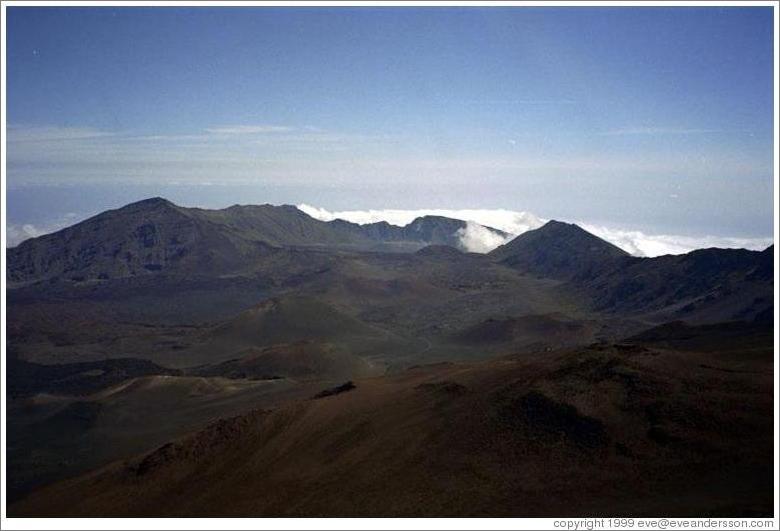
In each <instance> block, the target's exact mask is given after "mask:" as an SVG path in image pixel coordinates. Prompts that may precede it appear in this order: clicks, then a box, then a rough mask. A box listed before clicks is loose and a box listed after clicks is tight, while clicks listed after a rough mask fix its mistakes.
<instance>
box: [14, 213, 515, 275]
mask: <svg viewBox="0 0 780 531" xmlns="http://www.w3.org/2000/svg"><path fill="white" fill-rule="evenodd" d="M465 226H466V222H464V221H461V220H455V219H449V218H444V217H439V216H424V217H420V218H417V219H415V220H414V221H413V222H412V223H410V224H409V225H407V226H405V227H397V226H394V225H390V224H388V223H374V224H369V225H358V224H356V223H350V222H347V221H343V220H335V221H331V222H324V221H320V220H317V219H314V218H312V217H311V216H309V215H307V214H305V213H304V212H302V211H300V210H298V209H297V208H296V207H294V206H290V205H282V206H273V205H249V206H239V205H235V206H232V207H229V208H225V209H222V210H207V209H200V208H184V207H180V206H177V205H174V204H173V203H171V202H170V201H167V200H165V199H162V198H153V199H147V200H144V201H139V202H136V203H132V204H130V205H127V206H125V207H122V208H119V209H116V210H109V211H106V212H103V213H102V214H99V215H97V216H94V217H92V218H90V219H88V220H85V221H83V222H81V223H78V224H76V225H73V226H72V227H68V228H65V229H63V230H61V231H58V232H55V233H52V234H47V235H45V236H41V237H39V238H33V239H30V240H26V241H24V242H22V243H21V244H20V245H18V246H17V247H14V248H11V249H8V280H9V282H12V283H17V284H19V283H25V282H35V281H41V280H49V279H57V280H72V281H84V280H105V279H109V278H121V277H132V276H140V275H148V274H154V273H159V272H163V273H172V274H184V275H191V274H198V275H200V276H217V275H235V274H241V273H246V272H251V271H253V270H255V269H256V267H257V264H258V262H259V261H262V260H264V259H266V258H267V257H268V256H269V255H272V254H273V253H274V250H275V249H276V248H327V249H330V250H334V249H347V250H357V251H361V250H382V251H416V250H418V249H421V248H422V247H425V246H426V245H430V244H441V245H452V246H454V247H458V248H462V244H461V241H460V238H459V233H458V231H459V230H460V229H463V228H464V227H465ZM486 229H487V230H490V231H493V232H495V233H496V234H499V235H501V236H502V237H503V236H506V234H505V233H503V232H501V231H499V230H497V229H491V228H487V227H486Z"/></svg>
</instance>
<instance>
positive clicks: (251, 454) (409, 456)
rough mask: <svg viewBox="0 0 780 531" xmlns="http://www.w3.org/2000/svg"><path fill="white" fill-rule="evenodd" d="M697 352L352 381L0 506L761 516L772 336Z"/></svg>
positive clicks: (445, 369)
mask: <svg viewBox="0 0 780 531" xmlns="http://www.w3.org/2000/svg"><path fill="white" fill-rule="evenodd" d="M709 358H710V355H709V354H707V353H699V352H685V353H680V352H675V351H667V350H660V349H647V348H643V347H640V346H625V345H622V346H621V345H618V346H607V345H594V346H592V347H590V348H586V349H577V350H573V351H569V352H563V353H552V354H550V355H547V356H544V357H540V358H537V359H534V360H527V359H526V360H523V359H520V358H517V359H515V358H507V359H501V360H495V361H492V362H488V363H480V364H464V365H460V364H439V365H435V366H427V367H421V368H415V369H411V370H408V371H404V372H403V373H400V374H397V375H394V376H391V377H382V378H374V379H365V380H357V381H356V382H355V387H354V388H352V389H351V390H349V391H348V392H343V393H339V394H336V395H333V396H328V397H325V398H317V399H309V400H304V401H298V402H294V403H290V404H288V405H286V406H283V407H281V408H278V409H276V410H274V411H270V412H269V411H255V412H253V413H250V414H246V415H242V416H238V417H233V418H229V419H223V420H220V421H218V422H216V423H214V424H212V425H211V426H210V427H208V428H206V429H205V430H203V431H201V432H199V433H196V434H194V435H192V436H190V437H187V438H184V439H180V440H177V441H173V442H171V443H168V444H166V445H163V446H161V447H160V448H158V449H157V450H156V451H154V452H151V453H148V454H146V455H143V456H140V457H138V458H135V459H132V460H129V461H126V462H120V463H116V464H114V465H113V466H109V467H107V468H104V469H102V470H99V471H97V472H95V473H92V474H88V475H84V476H81V477H78V478H76V479H73V480H69V481H66V482H63V483H60V484H55V485H52V486H50V487H47V488H44V489H42V490H39V491H38V492H35V493H33V494H32V495H31V496H30V497H28V498H27V499H25V500H22V501H21V502H19V503H17V504H15V505H12V506H11V507H9V514H11V515H14V516H33V515H34V516H38V517H42V516H77V515H78V516H122V515H128V516H129V515H132V516H136V517H138V516H158V517H159V516H179V517H182V516H245V517H246V516H275V517H282V516H287V517H292V516H297V517H302V516H320V517H322V516H329V517H337V516H338V517H348V516H373V517H380V516H396V517H398V516H440V517H441V516H494V517H496V516H513V517H530V516H546V517H550V516H553V515H554V516H558V517H562V516H567V517H574V516H583V515H591V516H592V515H607V514H609V515H612V516H618V515H630V516H635V517H636V516H652V515H656V514H664V515H667V516H677V517H694V516H697V517H703V516H724V517H725V516H732V517H734V516H748V515H749V516H753V517H759V516H767V515H771V514H772V476H771V473H770V472H769V471H771V464H772V449H773V444H772V419H773V415H772V381H773V378H772V353H771V348H767V349H765V351H764V352H763V353H761V354H760V355H755V356H753V357H752V359H751V360H750V361H749V362H746V361H745V360H743V359H742V356H740V354H739V353H738V352H736V353H729V354H724V355H722V356H720V357H719V358H718V359H717V361H716V362H715V363H713V362H712V361H710V360H709ZM708 364H712V366H710V365H708ZM704 365H706V366H704ZM736 368H738V370H737V369H736ZM735 403H738V404H740V407H739V408H734V406H733V405H734V404H735ZM692 478H693V479H692ZM694 479H695V480H694Z"/></svg>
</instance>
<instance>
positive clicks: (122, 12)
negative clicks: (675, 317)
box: [5, 7, 774, 254]
mask: <svg viewBox="0 0 780 531" xmlns="http://www.w3.org/2000/svg"><path fill="white" fill-rule="evenodd" d="M772 39H773V23H772V9H771V8H769V7H739V8H715V7H709V8H679V7H678V8H659V7H656V8H636V7H634V8H596V7H591V8H585V7H583V8H561V7H558V8H555V7H547V8H528V7H518V8H444V7H437V8H422V7H416V8H415V7H412V8H302V7H295V8H228V7H221V8H205V7H202V8H116V7H101V8H97V7H92V8H38V7H9V8H7V46H6V47H5V51H6V54H7V63H6V64H7V115H6V125H7V144H6V146H7V173H6V175H7V181H6V185H7V193H8V195H7V197H8V210H7V214H8V222H7V229H8V236H9V238H8V239H9V241H8V243H9V244H13V243H16V242H18V241H20V240H21V239H23V238H25V237H29V236H35V235H37V234H40V233H43V232H46V231H49V230H55V229H57V228H60V227H62V226H65V225H67V224H71V223H73V222H76V221H79V220H81V219H84V218H85V217H87V216H90V215H93V214H95V213H98V212H100V211H102V210H105V209H107V208H115V207H118V206H121V205H122V204H125V203H128V202H131V201H134V200H138V199H142V198H145V197H150V196H157V195H160V196H164V197H167V198H169V199H171V200H172V201H174V202H176V203H178V204H182V205H186V206H202V207H209V208H220V207H225V206H229V205H232V204H236V203H241V204H246V203H273V204H282V203H286V204H296V205H298V204H306V205H310V206H311V207H312V208H315V209H321V211H322V212H363V213H365V212H368V211H369V210H373V211H380V212H385V214H384V215H385V218H389V217H390V216H391V215H392V214H391V211H399V210H401V211H407V212H427V211H432V210H442V209H445V210H449V211H454V212H464V211H472V212H473V211H480V212H483V213H484V212H492V213H493V216H494V217H489V218H486V219H487V220H488V221H495V222H496V223H500V219H501V217H500V214H497V213H498V212H514V213H516V214H518V215H522V214H527V215H531V216H535V217H536V218H537V219H542V220H545V219H561V220H565V221H572V222H578V223H582V224H583V225H588V226H589V227H593V228H595V229H596V231H598V230H602V231H611V233H612V234H617V233H620V234H641V235H642V237H643V238H646V237H653V238H656V240H654V241H660V240H658V238H659V237H661V236H663V237H666V238H671V239H670V240H668V242H669V246H667V247H664V248H662V249H661V250H660V251H659V250H658V249H656V250H655V251H650V253H651V254H652V253H656V254H657V253H658V252H665V251H667V250H669V249H675V248H679V249H683V248H685V249H688V248H695V247H697V246H701V245H709V244H712V243H716V244H723V245H728V242H732V244H733V245H738V246H743V245H744V246H747V247H751V246H752V247H755V248H759V247H761V246H762V245H765V244H766V243H767V242H771V241H772V238H773V232H772V230H773V223H772V208H773V203H772V197H773V192H772V185H773V167H774V159H773V150H772V146H773V121H772V120H773V87H772V79H773V77H772V75H773V70H772V69H773V46H772ZM464 216H466V214H463V215H462V216H461V217H464ZM326 217H327V216H326ZM472 217H473V216H472ZM477 217H479V216H477ZM480 219H485V218H484V216H482V217H481V218H480ZM632 242H633V243H632ZM632 242H628V243H626V244H625V245H636V244H637V240H632ZM685 242H687V243H685ZM734 242H736V243H734ZM625 245H624V247H625ZM675 245H677V246H678V247H674V246H675ZM680 245H682V247H680ZM632 252H634V251H632ZM636 252H637V253H638V254H641V253H642V251H636ZM682 252H684V251H682Z"/></svg>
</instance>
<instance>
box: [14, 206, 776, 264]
mask: <svg viewBox="0 0 780 531" xmlns="http://www.w3.org/2000/svg"><path fill="white" fill-rule="evenodd" d="M155 200H157V201H165V202H168V203H171V204H172V205H174V206H176V207H180V208H198V209H206V210H224V209H228V208H233V207H248V206H273V207H293V208H296V209H297V210H298V211H299V212H302V213H303V214H305V215H307V216H309V217H311V218H313V219H316V220H319V221H323V222H330V221H333V220H343V221H348V222H351V223H356V224H358V225H366V224H371V223H378V222H386V223H389V224H390V225H394V226H397V227H404V226H406V225H409V224H410V223H412V222H413V221H414V220H416V219H419V218H422V217H425V216H440V217H445V218H451V219H458V220H462V221H465V222H467V229H469V230H467V231H466V232H465V233H464V234H462V235H461V244H462V245H463V246H464V247H465V248H466V250H467V251H469V252H477V253H486V252H490V251H492V250H494V249H495V248H497V247H499V246H500V245H504V244H506V243H509V242H510V241H511V240H513V239H514V238H516V237H517V236H519V235H521V234H523V233H525V232H527V231H531V230H535V229H539V228H541V227H543V226H544V225H546V224H547V223H550V222H563V223H567V224H572V225H575V226H577V227H580V228H582V229H584V230H586V231H587V232H589V233H591V234H594V235H595V236H597V237H599V238H601V239H603V240H604V241H607V242H609V243H611V244H613V245H615V246H617V247H619V248H620V249H622V250H624V251H626V252H627V253H629V254H631V255H633V256H639V257H656V256H662V255H669V254H672V255H674V254H686V253H688V252H691V251H694V250H697V249H709V248H722V249H745V250H751V251H763V250H765V249H767V248H768V247H771V246H772V245H774V240H772V239H770V238H763V239H762V238H720V237H715V236H702V237H698V238H696V237H685V236H679V235H668V234H645V233H643V232H641V231H625V230H620V229H614V228H610V227H604V226H596V225H590V224H588V223H584V222H581V221H571V220H565V219H554V218H549V219H547V218H540V217H538V216H536V215H534V214H533V213H531V212H524V211H511V210H505V209H492V210H491V209H476V210H474V209H471V210H450V209H416V210H398V209H395V210H347V211H329V210H327V209H324V208H319V207H316V206H312V205H308V204H306V203H299V204H292V203H283V204H272V203H234V204H232V205H228V206H224V207H219V208H205V207H201V206H197V205H181V204H177V203H176V202H174V201H171V200H170V199H168V198H166V197H163V196H153V197H146V198H143V199H139V200H136V201H131V202H130V203H126V204H123V205H119V206H117V207H116V208H109V209H106V210H103V211H101V212H98V213H95V215H93V216H88V217H87V218H85V219H77V218H76V216H75V214H71V215H66V216H65V219H66V220H68V221H70V223H68V224H65V225H62V226H59V227H52V228H51V230H49V231H46V232H38V229H37V228H35V227H30V226H28V227H24V226H23V227H21V228H15V227H14V228H13V229H12V230H11V231H10V232H9V233H8V235H7V236H8V237H7V239H6V246H7V248H11V247H15V246H17V245H19V244H20V243H22V242H24V241H26V240H27V239H31V238H36V237H39V236H44V235H45V234H49V233H53V232H58V231H60V230H63V229H65V228H67V227H70V226H73V225H77V224H79V223H81V222H84V221H87V220H88V219H91V218H93V217H95V216H98V215H100V214H103V213H105V212H108V211H111V210H117V209H120V208H123V207H125V206H129V205H132V204H136V203H141V202H147V201H155ZM472 223H473V224H477V226H476V227H474V226H473V225H472ZM480 226H481V227H480ZM483 227H484V228H487V229H497V230H500V231H502V232H505V233H506V234H507V236H506V237H500V236H498V235H497V234H495V233H491V232H490V231H487V230H484V228H483Z"/></svg>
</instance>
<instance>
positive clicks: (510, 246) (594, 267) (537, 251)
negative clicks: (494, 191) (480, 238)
mask: <svg viewBox="0 0 780 531" xmlns="http://www.w3.org/2000/svg"><path fill="white" fill-rule="evenodd" d="M489 256H491V257H492V258H493V259H495V260H497V261H498V262H500V263H502V264H505V265H507V266H509V267H512V268H514V269H518V270H520V271H523V272H525V273H531V274H533V275H536V276H540V277H545V278H554V279H559V280H569V279H572V278H574V277H581V276H587V275H591V274H595V273H597V272H598V271H599V270H600V269H602V268H604V267H611V266H612V265H613V264H614V263H615V262H617V261H620V260H623V259H626V258H629V257H630V255H629V254H628V253H627V252H625V251H623V250H622V249H620V248H618V247H616V246H614V245H612V244H611V243H609V242H606V241H604V240H602V239H601V238H598V237H596V236H594V235H593V234H591V233H589V232H587V231H586V230H584V229H582V228H580V227H578V226H577V225H574V224H571V223H562V222H560V221H554V220H553V221H548V222H547V223H546V224H545V225H543V226H542V227H540V228H538V229H535V230H530V231H528V232H524V233H523V234H521V235H520V236H518V237H516V238H515V239H513V240H512V241H510V242H508V243H506V244H504V245H502V246H500V247H498V248H496V249H494V250H493V251H491V252H490V253H489Z"/></svg>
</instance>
